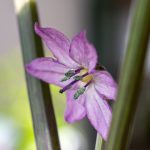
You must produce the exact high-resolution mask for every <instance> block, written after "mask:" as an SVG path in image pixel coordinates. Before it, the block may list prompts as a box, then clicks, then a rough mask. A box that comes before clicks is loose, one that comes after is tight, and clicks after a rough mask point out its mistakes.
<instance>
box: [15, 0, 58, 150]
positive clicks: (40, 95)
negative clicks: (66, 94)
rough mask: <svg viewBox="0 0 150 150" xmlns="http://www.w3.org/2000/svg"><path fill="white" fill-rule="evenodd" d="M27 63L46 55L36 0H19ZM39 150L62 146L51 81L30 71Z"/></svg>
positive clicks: (19, 19)
mask: <svg viewBox="0 0 150 150" xmlns="http://www.w3.org/2000/svg"><path fill="white" fill-rule="evenodd" d="M15 6H16V10H17V18H18V25H19V31H20V32H19V33H20V39H21V48H22V54H23V60H24V64H27V63H29V62H31V61H32V60H33V59H35V58H37V57H43V56H44V53H43V48H42V43H41V40H40V38H39V37H38V36H37V35H35V33H34V23H35V21H38V15H37V10H36V4H35V1H34V0H15ZM26 81H27V89H28V95H29V100H30V107H31V112H32V118H33V126H34V133H35V139H36V145H37V150H52V149H53V150H59V149H60V146H59V139H58V133H57V126H56V120H55V115H54V109H53V105H52V99H51V95H50V90H49V86H48V84H46V83H44V82H42V81H40V80H37V79H35V78H33V77H31V76H30V75H29V74H28V73H26Z"/></svg>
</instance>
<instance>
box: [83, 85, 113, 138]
mask: <svg viewBox="0 0 150 150" xmlns="http://www.w3.org/2000/svg"><path fill="white" fill-rule="evenodd" d="M93 89H94V87H93ZM85 107H86V111H87V117H88V119H89V120H90V122H91V124H92V125H93V126H94V128H95V129H96V130H97V131H98V132H99V133H100V135H101V136H102V137H103V139H105V140H107V136H108V131H109V126H110V122H111V116H112V115H111V110H110V107H109V105H108V103H107V102H106V101H105V100H103V99H102V97H101V96H99V95H98V93H97V92H96V91H95V90H91V88H90V92H87V93H86V102H85Z"/></svg>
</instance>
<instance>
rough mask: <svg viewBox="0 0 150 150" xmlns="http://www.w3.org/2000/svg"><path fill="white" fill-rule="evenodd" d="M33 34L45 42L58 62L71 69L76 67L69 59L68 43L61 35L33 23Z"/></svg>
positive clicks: (51, 29)
mask: <svg viewBox="0 0 150 150" xmlns="http://www.w3.org/2000/svg"><path fill="white" fill-rule="evenodd" d="M35 32H36V33H37V34H38V35H39V36H40V37H41V38H42V39H43V40H44V41H45V43H46V45H47V46H48V48H49V49H50V50H51V52H52V54H53V55H54V56H55V57H56V58H57V60H58V61H59V62H61V63H62V64H64V65H66V66H68V67H71V68H75V67H76V66H78V64H77V63H75V62H74V61H73V60H72V59H71V58H70V57H69V47H70V42H69V40H68V38H67V37H66V36H65V35H64V34H63V33H61V32H59V31H57V30H56V29H53V28H42V27H40V26H39V25H38V23H35Z"/></svg>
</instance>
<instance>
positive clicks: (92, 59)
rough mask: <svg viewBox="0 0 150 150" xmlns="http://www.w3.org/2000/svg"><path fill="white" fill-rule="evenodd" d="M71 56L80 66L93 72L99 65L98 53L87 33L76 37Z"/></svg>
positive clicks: (72, 44)
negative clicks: (89, 40)
mask: <svg viewBox="0 0 150 150" xmlns="http://www.w3.org/2000/svg"><path fill="white" fill-rule="evenodd" d="M70 56H71V57H72V58H73V59H74V60H75V61H76V62H77V63H79V64H81V65H82V66H84V67H85V68H88V69H89V71H91V70H92V69H93V68H95V66H96V64H97V53H96V50H95V48H94V46H93V45H91V44H90V43H89V42H88V40H87V38H86V33H85V31H83V32H80V33H79V34H78V35H76V36H75V37H74V38H73V40H72V43H71V48H70Z"/></svg>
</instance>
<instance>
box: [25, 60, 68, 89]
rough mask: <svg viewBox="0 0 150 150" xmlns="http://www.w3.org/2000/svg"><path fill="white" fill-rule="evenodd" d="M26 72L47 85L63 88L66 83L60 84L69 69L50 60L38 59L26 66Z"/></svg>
mask: <svg viewBox="0 0 150 150" xmlns="http://www.w3.org/2000/svg"><path fill="white" fill-rule="evenodd" d="M26 70H27V72H28V73H30V74H31V75H32V76H34V77H36V78H38V79H41V80H43V81H45V82H47V83H51V84H55V85H58V86H61V87H64V86H65V85H66V84H68V82H71V81H66V82H65V83H64V82H61V80H62V78H64V73H65V72H67V71H68V70H69V69H68V68H67V67H66V66H64V65H62V64H60V63H59V62H57V61H56V60H54V59H52V58H44V57H43V58H38V59H35V60H33V61H32V62H31V63H30V64H27V65H26Z"/></svg>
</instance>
